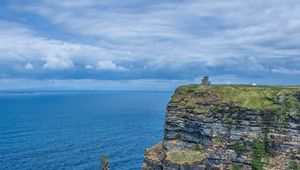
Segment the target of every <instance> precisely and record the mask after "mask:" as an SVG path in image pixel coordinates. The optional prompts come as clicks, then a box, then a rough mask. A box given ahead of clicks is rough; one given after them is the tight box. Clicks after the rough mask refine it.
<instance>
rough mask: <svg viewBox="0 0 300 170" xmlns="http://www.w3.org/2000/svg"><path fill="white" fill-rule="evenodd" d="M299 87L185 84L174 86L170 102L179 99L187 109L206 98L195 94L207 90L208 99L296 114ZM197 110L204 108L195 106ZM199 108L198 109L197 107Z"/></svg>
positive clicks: (298, 111)
mask: <svg viewBox="0 0 300 170" xmlns="http://www.w3.org/2000/svg"><path fill="white" fill-rule="evenodd" d="M299 91H300V87H285V86H245V85H211V86H207V85H197V84H195V85H186V86H181V87H179V88H177V90H176V93H175V94H174V95H173V97H172V101H173V102H181V103H182V104H184V105H185V106H186V107H187V108H195V107H196V106H197V103H201V102H202V103H205V100H210V99H209V98H203V96H201V97H199V96H197V94H199V93H211V94H213V95H210V97H212V98H211V100H219V101H221V102H223V103H234V104H237V105H239V106H240V107H242V108H247V109H257V110H270V111H272V110H273V111H281V112H282V114H283V115H287V114H289V115H292V116H298V117H300V102H299V99H297V98H298V97H299V94H298V93H296V92H299ZM195 109H198V110H199V111H203V109H204V108H201V107H197V108H195ZM201 109H202V110H201Z"/></svg>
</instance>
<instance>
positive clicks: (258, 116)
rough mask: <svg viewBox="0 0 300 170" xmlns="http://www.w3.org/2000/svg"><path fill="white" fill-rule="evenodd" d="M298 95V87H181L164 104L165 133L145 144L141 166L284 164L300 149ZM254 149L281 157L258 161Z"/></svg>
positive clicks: (201, 167)
mask: <svg viewBox="0 0 300 170" xmlns="http://www.w3.org/2000/svg"><path fill="white" fill-rule="evenodd" d="M299 98H300V88H288V87H282V88H280V87H268V86H266V87H259V86H251V87H249V86H221V85H220V86H202V85H189V86H182V87H179V88H177V89H176V91H175V93H174V95H173V96H172V99H171V101H170V102H169V104H168V107H167V115H166V120H165V125H164V131H165V133H164V139H163V141H162V142H161V144H159V145H156V146H155V147H153V148H149V149H147V150H146V152H145V158H144V163H143V168H142V169H143V170H148V169H149V170H150V169H156V170H161V169H166V170H168V169H180V170H181V169H182V170H183V169H199V170H201V169H215V170H221V169H231V167H233V166H238V167H240V168H243V169H251V167H253V166H263V167H268V168H269V167H272V168H273V169H276V168H277V169H278V168H279V169H282V168H283V170H284V169H288V168H289V164H291V162H292V161H294V157H295V156H293V155H300V135H299V134H300V128H299V127H300V121H299V119H296V118H297V117H299V115H300V107H299V106H300V101H299ZM295 99H296V100H295ZM297 101H298V103H297ZM291 102H293V103H291ZM291 111H292V112H291ZM255 147H259V150H258V151H254V149H255ZM256 152H259V153H260V154H258V155H260V156H261V155H263V156H265V157H267V158H268V159H270V160H282V161H284V162H282V164H281V163H280V162H278V161H262V160H264V159H265V158H261V159H260V158H255V157H254V156H253V154H255V153H256ZM171 153H172V154H173V153H176V154H175V155H172V154H171ZM279 158H280V159H279ZM253 159H257V160H255V161H259V164H257V165H253V164H252V162H253ZM296 161H299V160H298V159H297V160H296ZM282 165H285V166H282Z"/></svg>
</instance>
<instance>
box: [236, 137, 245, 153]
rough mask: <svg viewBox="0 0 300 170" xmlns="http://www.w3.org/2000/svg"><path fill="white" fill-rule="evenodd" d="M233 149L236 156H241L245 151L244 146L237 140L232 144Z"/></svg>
mask: <svg viewBox="0 0 300 170" xmlns="http://www.w3.org/2000/svg"><path fill="white" fill-rule="evenodd" d="M233 148H234V150H235V152H236V153H237V154H241V153H243V152H244V151H245V150H246V147H245V145H244V144H243V143H242V142H241V141H239V140H238V141H236V142H235V143H234V144H233Z"/></svg>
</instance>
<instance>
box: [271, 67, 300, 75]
mask: <svg viewBox="0 0 300 170" xmlns="http://www.w3.org/2000/svg"><path fill="white" fill-rule="evenodd" d="M271 72H272V73H279V74H290V75H295V74H300V69H288V68H283V67H278V68H273V69H272V70H271Z"/></svg>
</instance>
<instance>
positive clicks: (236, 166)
mask: <svg viewBox="0 0 300 170" xmlns="http://www.w3.org/2000/svg"><path fill="white" fill-rule="evenodd" d="M231 169H232V170H240V169H241V167H240V166H239V165H236V164H234V165H233V166H232V168H231Z"/></svg>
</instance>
